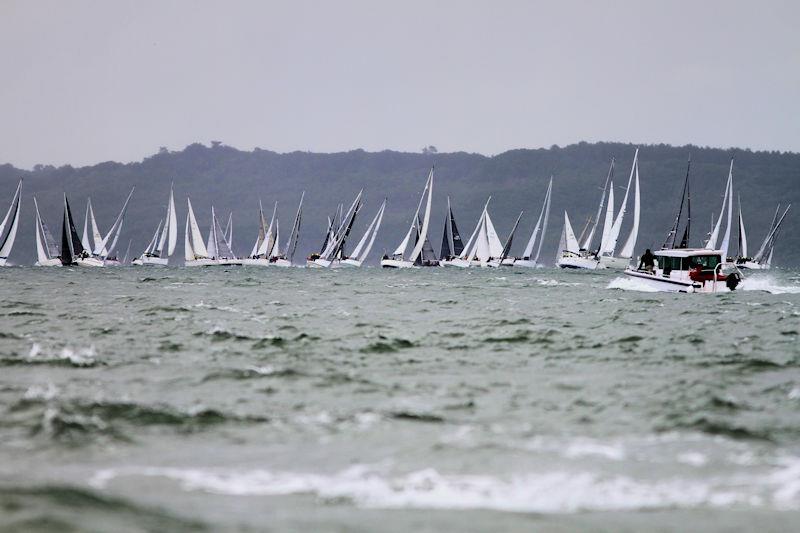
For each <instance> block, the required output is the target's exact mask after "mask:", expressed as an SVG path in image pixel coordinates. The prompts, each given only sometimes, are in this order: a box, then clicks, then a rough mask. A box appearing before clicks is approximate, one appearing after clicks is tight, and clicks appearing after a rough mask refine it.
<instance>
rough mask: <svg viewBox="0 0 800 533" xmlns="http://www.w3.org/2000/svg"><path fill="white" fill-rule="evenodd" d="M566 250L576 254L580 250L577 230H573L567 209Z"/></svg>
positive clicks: (565, 214)
mask: <svg viewBox="0 0 800 533" xmlns="http://www.w3.org/2000/svg"><path fill="white" fill-rule="evenodd" d="M564 250H566V251H568V252H572V253H576V254H577V253H579V252H580V246H579V245H578V239H577V238H576V237H575V232H574V231H572V224H570V222H569V215H567V212H566V211H564Z"/></svg>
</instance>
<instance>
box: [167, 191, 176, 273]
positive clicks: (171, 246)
mask: <svg viewBox="0 0 800 533" xmlns="http://www.w3.org/2000/svg"><path fill="white" fill-rule="evenodd" d="M167 225H169V235H168V238H167V257H169V256H171V255H172V253H173V252H174V251H175V245H176V244H177V242H178V217H177V215H176V214H175V195H174V193H173V190H172V186H171V185H170V188H169V205H168V206H167Z"/></svg>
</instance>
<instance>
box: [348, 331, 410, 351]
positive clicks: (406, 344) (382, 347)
mask: <svg viewBox="0 0 800 533" xmlns="http://www.w3.org/2000/svg"><path fill="white" fill-rule="evenodd" d="M378 338H379V339H381V340H379V341H377V342H373V343H370V344H368V345H366V346H365V347H364V348H362V349H361V352H362V353H392V352H397V351H400V350H405V349H407V348H413V347H414V346H416V344H414V343H413V342H411V341H410V340H407V339H402V338H399V337H398V338H394V339H389V338H387V337H384V336H383V335H379V336H378Z"/></svg>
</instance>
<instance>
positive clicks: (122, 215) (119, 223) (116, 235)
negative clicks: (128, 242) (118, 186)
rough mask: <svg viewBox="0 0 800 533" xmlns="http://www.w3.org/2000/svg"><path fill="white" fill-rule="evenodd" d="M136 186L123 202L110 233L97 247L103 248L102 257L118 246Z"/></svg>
mask: <svg viewBox="0 0 800 533" xmlns="http://www.w3.org/2000/svg"><path fill="white" fill-rule="evenodd" d="M134 190H135V187H134V188H132V189H131V192H130V193H128V197H127V198H126V199H125V203H124V204H122V209H121V210H120V212H119V215H117V218H116V220H114V223H113V224H112V225H111V229H109V230H108V233H107V234H106V236H105V237H103V239H102V240H101V241H100V243H99V244H98V246H97V248H96V249H98V250H102V252H101V253H100V254H99V255H100V257H101V258H102V259H105V258H106V257H108V256H109V255H111V254H112V253H113V252H114V250H115V249H116V247H117V241H118V240H119V234H120V232H121V231H122V221H123V220H124V219H125V212H126V211H127V210H128V203H129V202H130V201H131V196H133V191H134ZM112 235H113V239H112V240H111V244H110V245H108V239H109V238H111V237H112Z"/></svg>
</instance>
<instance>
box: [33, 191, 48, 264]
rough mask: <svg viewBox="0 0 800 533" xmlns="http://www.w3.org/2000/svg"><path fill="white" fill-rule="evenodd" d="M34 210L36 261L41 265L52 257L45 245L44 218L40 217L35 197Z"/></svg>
mask: <svg viewBox="0 0 800 533" xmlns="http://www.w3.org/2000/svg"><path fill="white" fill-rule="evenodd" d="M33 208H34V210H35V211H36V228H35V229H36V259H37V261H38V262H39V263H40V264H43V263H44V262H45V261H47V260H48V259H50V256H49V255H47V250H46V249H45V247H44V244H43V240H44V237H43V236H44V228H42V217H41V216H40V215H39V203H38V202H37V201H36V197H35V196H34V197H33Z"/></svg>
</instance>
